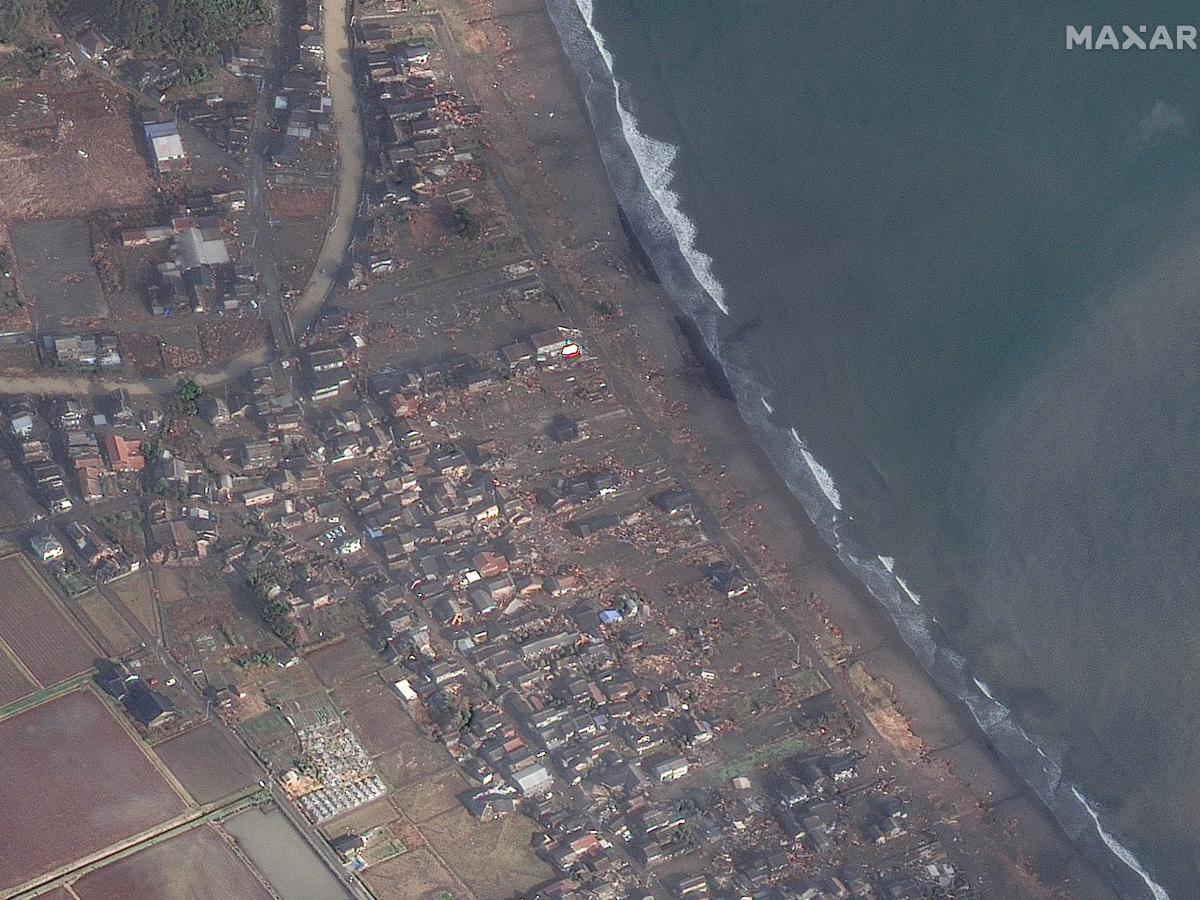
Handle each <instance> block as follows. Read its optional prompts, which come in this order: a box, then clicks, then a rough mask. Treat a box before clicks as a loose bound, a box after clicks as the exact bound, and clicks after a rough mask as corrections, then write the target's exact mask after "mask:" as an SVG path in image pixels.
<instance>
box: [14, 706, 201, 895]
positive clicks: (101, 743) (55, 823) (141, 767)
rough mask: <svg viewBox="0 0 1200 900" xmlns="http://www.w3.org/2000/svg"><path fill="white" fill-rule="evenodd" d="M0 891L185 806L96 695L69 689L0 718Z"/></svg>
mask: <svg viewBox="0 0 1200 900" xmlns="http://www.w3.org/2000/svg"><path fill="white" fill-rule="evenodd" d="M0 759H3V760H4V765H3V766H0V809H2V810H4V814H5V819H6V820H7V821H8V822H10V823H12V825H13V826H14V827H10V828H8V829H6V831H5V848H4V852H3V853H0V890H3V889H5V888H11V887H15V886H16V885H18V884H23V883H24V882H26V881H28V880H29V879H31V878H34V877H36V876H37V875H40V874H42V873H44V872H47V871H50V870H52V869H55V868H57V867H59V866H62V865H65V864H67V863H70V862H72V861H73V860H76V859H80V858H82V857H84V856H86V855H88V854H89V853H93V852H95V851H97V850H100V849H102V848H104V847H107V846H109V845H110V844H113V843H115V842H117V841H119V840H122V839H123V838H127V837H130V836H132V835H135V834H138V833H140V832H142V831H145V830H147V829H149V828H152V827H153V826H155V825H158V824H160V823H162V822H165V821H167V820H169V819H171V818H172V817H174V816H176V815H178V814H180V813H182V812H183V811H184V810H185V808H186V807H185V806H184V803H183V800H182V799H181V798H180V796H179V795H178V794H177V793H175V791H174V790H173V789H172V788H171V786H170V785H169V784H168V783H167V782H166V781H165V780H164V779H163V777H162V776H161V775H160V774H159V772H158V770H157V769H156V768H155V766H154V764H153V763H152V762H151V761H150V759H149V758H148V757H147V756H146V754H145V753H144V752H143V750H142V749H141V748H140V747H138V746H137V744H135V743H134V739H133V738H132V737H131V735H130V734H129V732H128V731H127V730H126V729H125V727H124V726H123V725H122V724H121V723H120V722H118V721H117V720H116V719H115V718H114V717H113V714H112V712H111V711H110V710H109V709H108V707H107V706H105V704H104V702H103V701H102V700H101V699H100V698H99V697H98V696H96V695H95V694H94V693H92V692H91V691H89V690H81V691H76V692H74V693H71V694H67V695H66V696H64V697H60V698H58V699H57V700H53V701H51V702H49V703H46V704H43V705H42V706H38V707H35V708H33V709H31V710H29V711H28V712H24V713H21V714H20V715H17V716H13V717H12V718H11V719H6V720H5V721H4V722H0Z"/></svg>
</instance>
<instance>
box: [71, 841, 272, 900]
mask: <svg viewBox="0 0 1200 900" xmlns="http://www.w3.org/2000/svg"><path fill="white" fill-rule="evenodd" d="M71 888H72V890H74V891H75V895H76V896H77V897H79V900H125V898H131V897H136V898H138V900H229V898H231V897H236V898H238V900H243V898H244V900H267V898H269V897H270V896H271V895H270V894H269V893H268V892H267V891H266V889H265V888H263V887H262V885H260V884H259V883H258V881H257V880H256V878H255V876H254V874H253V873H252V872H251V871H250V870H249V869H248V868H247V867H246V865H245V864H244V863H243V862H242V861H241V860H240V859H239V858H238V856H237V854H236V853H235V852H234V850H233V848H232V847H230V846H229V843H228V842H227V841H226V840H225V838H223V837H222V836H221V835H219V834H218V833H217V832H216V831H215V830H213V829H212V828H210V827H208V826H205V825H202V826H200V827H198V828H192V829H191V830H189V831H185V832H184V833H183V834H180V835H178V836H176V837H173V838H171V839H170V840H167V841H163V842H162V843H160V844H155V845H154V846H152V847H147V848H146V849H145V850H142V851H140V852H138V853H135V854H133V855H132V856H127V857H125V858H124V859H120V860H118V861H116V862H114V863H110V864H109V865H107V866H104V868H102V869H97V870H95V871H93V872H89V873H88V874H87V875H85V876H83V877H82V878H80V879H79V880H78V881H76V882H75V883H74V884H72V885H71Z"/></svg>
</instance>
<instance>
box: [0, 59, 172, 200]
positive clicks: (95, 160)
mask: <svg viewBox="0 0 1200 900" xmlns="http://www.w3.org/2000/svg"><path fill="white" fill-rule="evenodd" d="M0 126H2V127H0V219H9V220H21V219H32V218H50V217H55V216H68V215H69V216H78V215H83V214H86V213H89V212H92V211H94V210H99V209H111V208H113V207H123V206H134V205H138V204H143V203H148V202H150V201H151V200H152V199H153V196H154V178H153V174H152V172H151V170H150V164H149V160H148V158H147V154H146V153H145V152H144V150H143V147H142V142H141V137H140V135H139V133H138V126H137V122H136V120H135V117H134V113H133V108H132V105H131V103H130V99H129V95H128V94H126V93H125V92H124V91H122V90H121V89H120V88H118V87H116V86H115V85H113V84H111V83H110V82H107V81H104V80H102V79H100V78H95V77H91V76H87V75H85V76H83V77H80V78H77V79H75V80H73V81H69V82H51V81H32V82H29V83H27V84H24V85H21V86H20V87H18V88H14V89H12V90H6V91H4V92H2V93H0Z"/></svg>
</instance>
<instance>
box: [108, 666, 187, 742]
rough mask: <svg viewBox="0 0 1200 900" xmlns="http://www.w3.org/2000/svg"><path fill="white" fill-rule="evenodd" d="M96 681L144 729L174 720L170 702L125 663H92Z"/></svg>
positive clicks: (150, 728) (173, 709)
mask: <svg viewBox="0 0 1200 900" xmlns="http://www.w3.org/2000/svg"><path fill="white" fill-rule="evenodd" d="M96 683H97V684H98V685H99V686H100V688H101V689H102V690H103V691H104V692H105V693H106V694H108V695H109V696H110V697H112V698H113V699H115V700H117V701H118V702H120V703H121V705H122V706H124V707H125V710H126V712H128V713H129V716H130V718H132V719H133V720H134V721H135V722H137V723H138V724H139V725H140V726H142V728H143V729H144V730H146V731H154V730H160V729H162V728H163V727H165V726H167V725H169V724H170V723H171V722H174V721H176V719H177V713H176V710H175V707H174V706H173V705H172V704H171V701H170V700H168V699H167V698H166V697H164V696H163V695H162V694H161V693H159V692H158V691H157V690H155V689H154V687H153V685H151V684H150V683H149V682H147V681H146V679H144V678H142V676H141V675H139V674H138V673H137V672H135V671H133V669H132V667H131V666H130V665H129V664H128V663H126V662H122V661H116V660H101V661H100V663H99V664H98V665H97V666H96Z"/></svg>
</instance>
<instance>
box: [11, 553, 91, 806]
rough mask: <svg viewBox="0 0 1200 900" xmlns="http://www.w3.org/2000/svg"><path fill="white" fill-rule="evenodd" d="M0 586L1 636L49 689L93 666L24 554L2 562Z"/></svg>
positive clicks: (82, 643)
mask: <svg viewBox="0 0 1200 900" xmlns="http://www.w3.org/2000/svg"><path fill="white" fill-rule="evenodd" d="M0 585H2V587H0V638H2V639H3V640H4V642H5V643H6V644H8V646H9V647H10V648H11V649H12V651H13V653H15V654H16V656H17V658H18V659H20V660H21V662H23V663H24V664H25V666H26V667H27V668H28V669H29V671H30V672H32V673H33V676H34V678H36V679H37V680H38V681H39V682H41V684H43V685H46V686H49V685H52V684H58V683H59V682H60V681H65V680H66V679H68V678H70V677H71V676H72V675H78V674H79V673H80V672H82V671H84V670H85V669H88V668H90V667H91V665H92V663H93V661H94V660H95V659H96V656H97V654H98V653H99V651H98V650H97V649H96V648H94V647H92V645H91V644H90V643H89V642H88V641H87V639H86V638H85V637H84V636H83V634H82V633H80V631H79V629H78V628H76V627H75V625H74V623H72V622H71V621H70V620H69V619H68V618H67V616H66V614H65V613H64V612H62V611H61V610H60V609H59V607H58V604H57V602H56V600H55V599H54V596H53V595H52V594H51V593H50V589H49V588H48V587H47V586H46V585H45V584H44V583H43V582H42V580H41V578H39V577H38V576H37V575H36V574H35V573H34V572H33V571H32V569H31V568H30V565H29V563H28V562H27V561H26V560H25V558H24V557H23V556H21V555H20V554H17V553H13V554H10V555H9V556H5V557H3V558H0ZM0 808H3V807H2V806H0Z"/></svg>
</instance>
